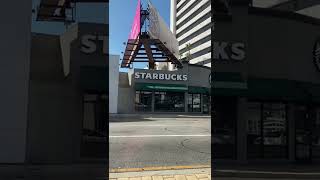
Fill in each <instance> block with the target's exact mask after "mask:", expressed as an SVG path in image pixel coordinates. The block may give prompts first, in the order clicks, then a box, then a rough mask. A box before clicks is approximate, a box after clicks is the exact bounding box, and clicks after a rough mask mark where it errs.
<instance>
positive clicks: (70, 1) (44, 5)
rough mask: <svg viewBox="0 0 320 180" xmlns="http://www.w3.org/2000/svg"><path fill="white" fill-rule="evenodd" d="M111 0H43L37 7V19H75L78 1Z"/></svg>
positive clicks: (95, 1)
mask: <svg viewBox="0 0 320 180" xmlns="http://www.w3.org/2000/svg"><path fill="white" fill-rule="evenodd" d="M108 2H109V0H41V1H40V5H39V7H38V8H37V21H58V22H66V23H68V22H69V23H72V22H74V21H75V19H74V17H75V13H76V3H108Z"/></svg>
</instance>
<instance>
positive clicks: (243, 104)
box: [236, 98, 248, 162]
mask: <svg viewBox="0 0 320 180" xmlns="http://www.w3.org/2000/svg"><path fill="white" fill-rule="evenodd" d="M237 109H238V110H237V117H238V119H237V136H236V138H237V160H238V161H239V162H246V161H247V131H246V129H247V118H246V114H247V111H248V108H247V99H246V98H238V108H237Z"/></svg>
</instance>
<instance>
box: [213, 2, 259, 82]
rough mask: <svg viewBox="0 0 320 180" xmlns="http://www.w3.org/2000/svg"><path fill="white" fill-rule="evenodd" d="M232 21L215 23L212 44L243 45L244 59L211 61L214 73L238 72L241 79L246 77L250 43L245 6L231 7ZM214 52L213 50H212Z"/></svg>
mask: <svg viewBox="0 0 320 180" xmlns="http://www.w3.org/2000/svg"><path fill="white" fill-rule="evenodd" d="M231 12H232V21H217V22H215V24H214V42H228V43H233V42H237V43H244V45H245V52H246V55H245V56H246V57H245V59H244V60H240V61H239V60H238V61H237V60H220V59H219V60H213V66H212V67H214V69H215V70H214V71H215V72H240V73H241V74H242V76H243V77H246V76H247V71H248V63H249V59H250V56H249V49H250V43H252V42H250V41H248V34H250V33H255V32H250V31H249V27H250V25H249V15H248V7H247V6H232V7H231ZM213 51H214V50H213Z"/></svg>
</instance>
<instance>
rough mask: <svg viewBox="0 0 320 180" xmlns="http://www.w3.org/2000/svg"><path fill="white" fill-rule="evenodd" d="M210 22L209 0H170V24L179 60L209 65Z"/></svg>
mask: <svg viewBox="0 0 320 180" xmlns="http://www.w3.org/2000/svg"><path fill="white" fill-rule="evenodd" d="M211 23H212V19H211V0H201V1H196V0H171V19H170V26H171V31H172V32H173V33H174V34H175V35H176V38H177V40H178V41H179V51H180V55H181V56H180V59H181V60H188V61H189V63H190V64H197V65H203V66H207V67H211V27H212V25H211ZM171 69H172V68H171Z"/></svg>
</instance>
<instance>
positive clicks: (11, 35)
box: [0, 0, 32, 163]
mask: <svg viewBox="0 0 320 180" xmlns="http://www.w3.org/2000/svg"><path fill="white" fill-rule="evenodd" d="M31 10H32V1H31V0H25V1H20V0H11V1H2V6H1V11H0V20H1V22H2V24H3V25H2V26H1V29H0V39H1V44H0V49H1V54H0V56H1V58H0V59H1V62H0V82H1V88H0V96H1V97H0V99H1V108H0V114H1V121H0V147H1V150H0V163H24V162H25V160H26V156H25V155H26V137H27V117H28V115H27V114H28V94H29V92H28V89H29V72H30V68H29V67H30V52H31V47H30V45H31Z"/></svg>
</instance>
